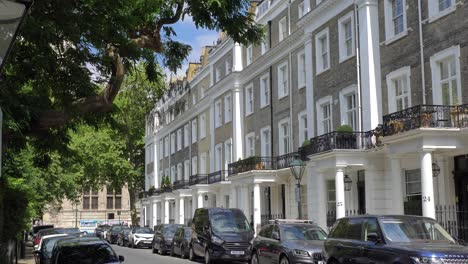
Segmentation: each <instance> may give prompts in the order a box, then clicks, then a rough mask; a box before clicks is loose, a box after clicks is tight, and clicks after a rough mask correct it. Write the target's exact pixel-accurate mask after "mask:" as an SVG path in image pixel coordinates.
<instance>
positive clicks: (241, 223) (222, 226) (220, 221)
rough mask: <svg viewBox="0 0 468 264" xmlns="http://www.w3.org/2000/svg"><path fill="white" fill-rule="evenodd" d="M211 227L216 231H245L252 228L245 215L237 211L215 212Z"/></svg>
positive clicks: (249, 230)
mask: <svg viewBox="0 0 468 264" xmlns="http://www.w3.org/2000/svg"><path fill="white" fill-rule="evenodd" d="M211 228H212V229H213V232H214V233H244V232H251V230H252V229H251V228H250V225H249V222H248V221H247V219H245V216H244V215H243V214H241V213H239V212H235V211H223V212H215V213H213V215H212V216H211Z"/></svg>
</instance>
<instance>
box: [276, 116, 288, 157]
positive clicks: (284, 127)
mask: <svg viewBox="0 0 468 264" xmlns="http://www.w3.org/2000/svg"><path fill="white" fill-rule="evenodd" d="M278 129H279V131H278V135H279V155H284V154H287V153H289V151H290V149H291V137H290V132H291V127H290V124H289V118H286V119H283V120H282V121H280V122H278Z"/></svg>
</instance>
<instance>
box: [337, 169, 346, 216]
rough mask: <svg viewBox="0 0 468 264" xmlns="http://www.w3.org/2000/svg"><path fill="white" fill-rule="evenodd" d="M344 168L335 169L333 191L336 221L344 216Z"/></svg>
mask: <svg viewBox="0 0 468 264" xmlns="http://www.w3.org/2000/svg"><path fill="white" fill-rule="evenodd" d="M344 168H345V167H344V166H337V167H336V176H335V191H336V219H340V218H342V217H345V216H346V212H345V187H344Z"/></svg>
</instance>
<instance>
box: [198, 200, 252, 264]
mask: <svg viewBox="0 0 468 264" xmlns="http://www.w3.org/2000/svg"><path fill="white" fill-rule="evenodd" d="M253 236H254V232H253V230H252V228H251V227H250V224H249V222H248V221H247V218H246V217H245V215H244V213H243V212H242V211H241V210H240V209H224V208H199V209H197V210H196V211H195V214H194V217H193V221H192V239H191V243H190V249H189V258H190V260H195V258H196V257H204V258H205V263H206V264H209V263H212V262H213V261H217V260H222V261H249V260H250V254H251V246H250V241H251V240H252V238H253Z"/></svg>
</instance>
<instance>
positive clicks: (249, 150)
mask: <svg viewBox="0 0 468 264" xmlns="http://www.w3.org/2000/svg"><path fill="white" fill-rule="evenodd" d="M245 156H246V157H252V156H255V133H254V132H252V133H249V134H247V135H246V136H245Z"/></svg>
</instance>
